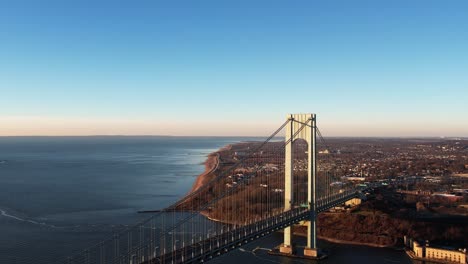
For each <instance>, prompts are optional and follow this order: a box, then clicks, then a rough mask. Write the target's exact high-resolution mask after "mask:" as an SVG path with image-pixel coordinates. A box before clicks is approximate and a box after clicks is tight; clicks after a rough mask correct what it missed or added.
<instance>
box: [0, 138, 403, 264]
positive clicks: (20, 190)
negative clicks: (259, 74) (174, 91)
mask: <svg viewBox="0 0 468 264" xmlns="http://www.w3.org/2000/svg"><path fill="white" fill-rule="evenodd" d="M243 140H252V138H225V137H215V138H203V137H0V263H18V264H20V263H50V262H51V261H53V260H55V259H61V258H62V257H64V256H67V255H70V254H72V253H73V252H76V251H77V250H81V249H84V248H86V247H88V246H90V245H93V244H95V243H97V242H99V241H100V240H102V239H104V238H106V237H108V236H109V235H110V234H111V233H112V232H114V231H118V230H121V229H123V228H125V227H126V226H128V225H132V224H133V223H136V222H137V221H139V220H141V219H143V218H146V217H148V215H145V214H137V213H136V212H137V211H139V210H151V209H160V208H163V207H166V206H167V205H169V204H171V203H172V202H175V201H176V200H177V199H178V198H180V197H181V196H183V195H184V194H185V193H186V192H187V191H188V190H189V189H190V188H191V186H192V184H193V182H194V180H195V177H196V176H197V175H198V174H200V173H201V172H202V171H203V170H204V166H203V165H202V163H203V161H204V160H205V158H206V155H207V154H208V153H210V152H213V151H214V150H216V149H218V148H220V147H222V146H224V145H226V144H228V143H233V142H239V141H243ZM257 140H258V139H257ZM280 242H281V237H280V236H279V235H275V236H272V237H270V238H268V239H264V240H262V241H260V242H258V243H254V244H251V245H249V246H248V247H246V248H245V250H241V251H239V250H237V251H235V252H232V253H229V254H228V255H226V256H223V257H221V258H219V259H218V260H215V261H214V263H238V261H239V260H241V261H244V262H245V263H271V262H278V261H279V262H280V263H293V262H297V261H298V260H290V259H286V258H278V257H272V256H268V255H267V254H265V252H262V250H260V251H257V252H256V254H252V252H251V250H252V249H254V248H255V247H257V246H260V247H273V246H275V245H277V244H278V243H280ZM322 243H323V242H322ZM330 245H331V244H326V243H325V246H326V247H327V248H333V249H334V250H335V251H338V252H340V254H335V255H334V256H335V259H334V260H333V259H332V258H330V260H329V262H328V263H345V262H346V260H351V261H353V260H356V261H358V260H360V259H362V258H368V259H369V261H368V262H366V263H375V262H374V261H381V262H385V261H388V260H390V262H388V263H397V262H392V261H398V263H407V261H408V260H407V258H406V257H405V256H404V255H402V253H401V252H394V251H391V250H386V249H370V248H366V247H351V249H349V250H348V248H349V247H347V246H336V245H333V246H330ZM343 256H345V257H343ZM330 261H331V262H330ZM342 261H343V262H342ZM348 263H349V262H348ZM353 263H354V262H353Z"/></svg>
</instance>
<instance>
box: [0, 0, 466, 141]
mask: <svg viewBox="0 0 468 264" xmlns="http://www.w3.org/2000/svg"><path fill="white" fill-rule="evenodd" d="M0 5H2V6H1V8H0V38H1V39H2V41H1V42H0V93H1V94H0V123H1V126H0V136H15V135H19V136H23V135H176V136H177V135H182V136H189V135H194V136H201V135H206V136H265V135H268V134H270V133H271V132H272V129H275V128H276V127H277V126H278V124H281V123H283V122H284V118H285V116H286V114H288V113H298V112H314V113H317V114H318V124H319V127H320V128H321V130H323V131H324V134H326V135H328V136H390V137H414V136H430V137H439V136H446V137H468V122H467V121H468V120H467V118H466V113H468V104H467V103H466V102H467V101H468V78H466V72H468V50H467V49H466V47H467V46H468V33H467V32H466V30H465V29H466V27H467V26H468V17H467V16H466V10H467V8H468V4H467V3H466V1H451V2H450V4H448V3H441V2H438V1H411V2H410V3H409V2H406V1H392V2H391V3H390V2H389V3H376V2H371V1H369V2H367V1H353V3H349V2H345V1H332V2H327V3H311V2H307V1H298V2H294V3H288V4H285V3H281V2H279V1H257V2H255V3H252V2H248V1H236V2H235V3H220V2H217V1H203V2H197V3H193V2H192V3H184V5H183V6H181V5H180V4H178V3H175V2H174V3H157V2H153V1H143V2H140V3H138V5H135V4H134V3H130V2H121V3H120V2H119V4H118V5H117V4H115V2H111V1H100V2H99V3H94V2H93V3H92V4H90V2H88V1H81V2H79V3H78V2H76V3H62V2H61V1H41V3H40V4H39V3H35V2H33V1H30V2H29V1H17V2H14V3H8V4H5V3H3V4H0Z"/></svg>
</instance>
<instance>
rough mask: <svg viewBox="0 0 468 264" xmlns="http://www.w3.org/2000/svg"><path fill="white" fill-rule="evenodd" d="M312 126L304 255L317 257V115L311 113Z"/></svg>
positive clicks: (309, 148)
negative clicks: (307, 221)
mask: <svg viewBox="0 0 468 264" xmlns="http://www.w3.org/2000/svg"><path fill="white" fill-rule="evenodd" d="M311 118H312V124H311V125H312V126H311V128H310V129H311V131H310V137H311V138H310V142H309V147H308V152H309V153H308V158H309V166H308V173H307V174H308V181H307V182H308V191H307V201H308V204H309V209H310V219H309V224H308V225H307V247H306V248H305V249H304V255H305V256H310V257H317V256H318V254H317V117H316V115H315V114H312V116H311Z"/></svg>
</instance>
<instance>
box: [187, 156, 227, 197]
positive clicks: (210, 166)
mask: <svg viewBox="0 0 468 264" xmlns="http://www.w3.org/2000/svg"><path fill="white" fill-rule="evenodd" d="M204 165H205V171H204V172H202V173H201V174H200V175H198V176H197V178H196V179H195V182H194V183H193V185H192V188H191V189H190V191H189V192H188V193H187V195H189V194H191V193H193V192H195V191H196V190H198V189H200V187H202V186H203V185H204V184H205V183H206V182H207V180H208V179H207V176H208V175H210V174H212V173H214V172H215V171H216V170H217V169H218V167H219V153H218V151H216V152H213V153H210V154H208V156H207V159H206V160H205V162H204Z"/></svg>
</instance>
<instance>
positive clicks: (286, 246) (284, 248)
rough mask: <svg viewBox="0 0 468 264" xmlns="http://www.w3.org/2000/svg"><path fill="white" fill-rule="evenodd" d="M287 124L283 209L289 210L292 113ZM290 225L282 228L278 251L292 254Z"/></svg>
mask: <svg viewBox="0 0 468 264" xmlns="http://www.w3.org/2000/svg"><path fill="white" fill-rule="evenodd" d="M288 119H289V124H288V126H287V127H286V141H288V140H290V142H289V143H288V144H287V145H286V146H285V148H286V149H285V171H284V211H288V210H291V209H292V208H291V206H292V202H293V197H294V196H293V141H294V139H293V137H294V125H295V124H294V121H293V120H294V118H293V115H290V116H289V117H288ZM291 238H292V227H290V226H289V227H286V228H285V229H284V243H283V244H282V245H281V246H280V252H281V253H286V254H292V253H293V248H292V243H291Z"/></svg>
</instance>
